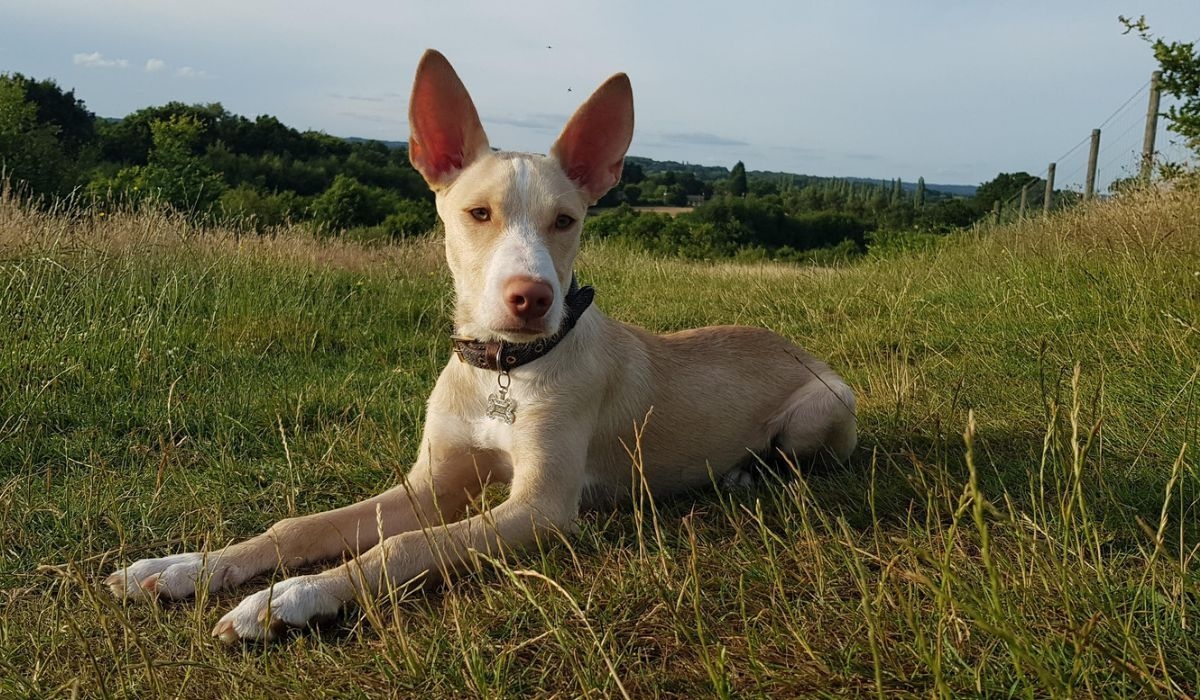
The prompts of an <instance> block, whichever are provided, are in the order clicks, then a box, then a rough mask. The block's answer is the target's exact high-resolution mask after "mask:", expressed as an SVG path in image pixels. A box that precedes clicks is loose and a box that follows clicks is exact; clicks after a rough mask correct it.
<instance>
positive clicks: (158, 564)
mask: <svg viewBox="0 0 1200 700" xmlns="http://www.w3.org/2000/svg"><path fill="white" fill-rule="evenodd" d="M238 582H239V581H238V570H237V568H236V567H234V566H232V565H231V563H230V562H222V561H221V557H220V555H219V554H204V553H201V552H187V553H184V554H172V555H171V556H168V557H162V558H160V559H142V560H140V561H137V562H134V563H133V564H130V565H129V566H127V567H125V568H124V569H121V570H119V571H116V572H115V573H113V574H110V575H109V577H108V578H106V579H105V580H104V584H105V585H106V586H108V588H109V590H111V591H112V594H113V595H115V596H116V597H118V598H128V599H131V600H145V599H147V598H159V597H161V598H170V599H175V600H177V599H180V598H190V597H191V596H194V595H195V594H196V587H197V585H198V584H200V585H206V587H207V588H208V591H209V592H210V593H213V592H216V591H218V590H220V589H221V588H224V587H225V586H227V585H236V584H237V583H238Z"/></svg>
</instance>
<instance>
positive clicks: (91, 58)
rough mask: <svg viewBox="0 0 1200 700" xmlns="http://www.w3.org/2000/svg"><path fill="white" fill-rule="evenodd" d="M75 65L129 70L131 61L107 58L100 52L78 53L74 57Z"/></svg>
mask: <svg viewBox="0 0 1200 700" xmlns="http://www.w3.org/2000/svg"><path fill="white" fill-rule="evenodd" d="M73 60H74V62H75V65H77V66H83V67H84V68H128V67H129V61H127V60H125V59H123V58H105V57H104V54H102V53H100V52H99V51H93V52H92V53H77V54H75V56H74V57H73Z"/></svg>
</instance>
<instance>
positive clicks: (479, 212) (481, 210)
mask: <svg viewBox="0 0 1200 700" xmlns="http://www.w3.org/2000/svg"><path fill="white" fill-rule="evenodd" d="M471 217H472V218H474V219H475V220H476V221H490V220H491V218H492V212H490V211H488V208H487V207H475V208H474V209H472V210H471Z"/></svg>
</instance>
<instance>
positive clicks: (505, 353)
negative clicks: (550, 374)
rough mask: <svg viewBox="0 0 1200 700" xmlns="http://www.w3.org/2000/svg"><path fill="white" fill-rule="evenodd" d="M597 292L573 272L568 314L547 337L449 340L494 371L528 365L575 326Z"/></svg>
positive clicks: (463, 356)
mask: <svg viewBox="0 0 1200 700" xmlns="http://www.w3.org/2000/svg"><path fill="white" fill-rule="evenodd" d="M595 296H596V290H595V289H592V288H591V287H580V286H579V283H578V282H576V281H575V276H574V275H572V276H571V288H570V289H568V290H567V297H566V299H565V300H564V301H565V303H566V315H565V316H564V317H563V321H562V325H561V326H559V327H558V332H556V333H555V334H554V335H552V336H550V337H548V338H538V339H537V340H534V341H530V342H528V343H505V342H503V341H500V340H493V341H488V342H484V341H481V340H475V339H474V338H462V337H459V336H451V337H450V343H451V344H452V345H453V347H454V353H455V354H456V355H458V359H459V360H462V361H463V362H466V363H467V364H469V365H471V366H472V367H478V368H479V369H486V370H491V371H493V372H498V371H504V372H507V371H509V370H511V369H516V368H517V367H520V366H521V365H527V364H529V363H530V362H533V361H534V360H536V359H538V358H539V357H542V356H543V355H546V354H548V353H549V352H550V351H551V350H553V349H554V347H555V346H556V345H558V344H559V342H561V341H562V339H563V338H565V337H567V333H570V332H571V329H572V328H574V327H575V324H576V323H577V322H578V321H579V317H580V316H582V315H583V312H584V311H586V310H587V307H589V306H591V305H592V299H594V298H595Z"/></svg>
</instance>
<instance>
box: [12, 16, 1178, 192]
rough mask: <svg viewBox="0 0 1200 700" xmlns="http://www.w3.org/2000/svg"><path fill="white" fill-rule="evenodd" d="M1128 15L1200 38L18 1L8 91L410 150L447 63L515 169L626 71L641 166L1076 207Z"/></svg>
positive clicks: (1006, 28)
mask: <svg viewBox="0 0 1200 700" xmlns="http://www.w3.org/2000/svg"><path fill="white" fill-rule="evenodd" d="M1121 14H1125V15H1131V16H1138V15H1143V14H1144V15H1146V17H1147V20H1148V22H1149V23H1150V25H1151V28H1152V30H1153V31H1155V32H1156V33H1158V34H1161V35H1163V36H1165V37H1166V38H1167V39H1169V40H1180V41H1192V40H1194V39H1197V38H1200V2H1196V1H1195V0H1170V1H1168V0H1136V1H1135V0H1125V1H1124V2H1112V1H1110V0H1029V1H1026V0H1006V1H1003V2H1001V1H998V0H993V1H991V2H987V1H985V0H922V1H921V2H917V1H916V0H909V1H907V2H901V1H897V0H890V1H884V0H876V1H870V2H868V1H867V0H827V1H826V2H807V1H797V0H793V1H791V2H786V1H765V0H764V1H758V0H724V1H721V2H712V1H709V0H692V1H691V2H687V3H683V2H653V1H652V0H608V1H606V2H583V1H575V0H548V1H543V0H530V1H524V0H507V1H504V2H498V1H496V0H492V1H484V0H462V1H454V0H444V1H442V2H433V1H431V0H420V1H418V0H391V1H386V0H363V1H355V0H343V1H342V2H338V3H330V2H312V1H311V0H287V1H285V0H206V2H203V3H201V2H195V1H193V0H107V1H106V2H102V3H101V2H96V1H95V0H0V72H20V73H24V74H26V75H28V76H32V77H35V78H53V79H54V80H55V81H57V82H58V84H59V85H60V86H62V87H63V88H66V89H71V88H73V89H75V91H76V96H78V97H80V98H81V99H83V100H84V101H85V102H86V103H87V106H88V108H89V109H91V110H92V111H93V112H95V113H96V114H98V115H101V116H106V117H119V116H124V115H125V114H128V113H129V112H131V111H133V110H136V109H139V108H141V107H145V106H149V105H154V104H162V103H165V102H168V101H171V100H180V101H184V102H189V103H198V102H203V103H207V102H220V103H222V104H223V105H224V106H225V107H226V108H227V109H229V110H230V111H232V112H234V113H237V114H243V115H246V116H249V117H253V116H256V115H259V114H271V115H275V116H277V117H278V118H279V119H280V120H282V121H283V122H284V123H286V124H288V125H290V126H294V127H296V128H300V129H315V130H320V131H324V132H327V133H329V134H334V135H338V136H360V137H366V138H377V139H385V140H397V141H402V140H406V139H407V135H408V124H407V121H406V118H405V115H406V113H407V102H408V90H409V89H410V87H411V84H412V76H413V71H414V69H415V67H416V64H417V60H418V59H419V58H420V56H421V53H422V52H423V51H424V50H425V49H426V48H437V49H439V50H440V51H442V52H443V53H444V54H445V55H446V56H447V57H448V58H449V59H450V62H451V63H452V64H453V65H454V66H455V68H456V69H457V71H458V73H459V75H460V76H461V77H462V79H463V82H464V83H465V84H466V86H467V88H468V90H470V92H471V94H472V96H473V98H474V100H475V104H476V107H477V109H478V111H479V113H480V115H481V117H482V119H483V122H484V126H485V128H486V130H487V132H488V136H489V140H490V142H491V144H492V145H493V146H496V147H501V148H505V149H508V150H525V151H534V152H541V153H544V152H546V151H547V150H549V147H550V145H551V143H552V142H553V141H554V138H555V137H556V136H557V135H558V132H559V131H560V130H561V128H562V125H563V124H564V122H565V121H566V119H567V118H568V116H569V115H570V114H571V113H572V112H573V111H574V109H575V108H576V107H577V106H578V105H579V103H580V102H582V101H583V100H584V99H585V98H586V96H587V95H588V94H589V93H590V92H591V90H593V89H594V88H595V87H596V86H598V85H599V84H600V83H601V82H602V81H603V80H604V78H606V77H607V76H609V75H611V74H612V73H616V72H619V71H623V72H625V73H627V74H629V76H630V79H631V80H632V82H633V87H634V100H635V105H636V115H637V129H636V132H635V136H634V140H633V144H632V146H631V148H630V154H631V155H638V156H646V157H651V158H656V159H660V160H676V161H682V162H690V163H701V164H705V165H725V166H732V165H733V163H735V162H736V161H738V160H741V161H743V162H745V164H746V167H747V168H748V169H750V170H780V171H787V172H794V173H801V174H811V175H823V176H856V177H875V178H883V179H891V178H897V177H899V178H902V179H904V180H906V181H909V182H911V181H914V180H916V179H917V178H918V177H924V178H925V179H926V181H928V182H930V183H947V184H978V183H980V182H983V181H986V180H989V179H991V178H993V177H995V176H996V174H997V173H1000V172H1015V171H1021V170H1024V171H1028V172H1031V173H1035V174H1037V173H1040V172H1042V171H1043V170H1044V169H1045V168H1046V164H1047V163H1049V162H1050V161H1052V160H1055V159H1056V158H1057V159H1059V166H1058V177H1059V180H1058V182H1059V183H1061V184H1070V183H1072V182H1075V181H1078V180H1082V170H1083V166H1084V164H1085V163H1086V155H1087V154H1086V151H1087V147H1086V143H1082V142H1083V141H1086V139H1087V138H1088V136H1089V134H1090V132H1091V130H1092V129H1093V128H1095V127H1099V126H1101V125H1102V124H1103V125H1104V132H1103V134H1102V140H1101V157H1100V159H1099V162H1100V164H1101V166H1100V170H1101V179H1102V181H1103V182H1107V181H1108V180H1110V179H1112V178H1114V177H1122V176H1126V175H1128V174H1130V173H1129V172H1128V171H1129V169H1130V168H1132V167H1134V165H1135V164H1136V157H1137V156H1136V153H1137V150H1138V149H1140V146H1141V139H1142V124H1143V119H1144V115H1145V112H1146V92H1145V90H1144V88H1145V85H1146V83H1147V81H1148V79H1149V76H1150V73H1151V72H1152V71H1153V70H1154V69H1155V67H1156V66H1155V63H1154V60H1153V57H1152V55H1151V51H1150V48H1149V46H1148V45H1147V44H1145V43H1144V42H1142V41H1141V40H1140V39H1138V38H1137V37H1136V36H1134V35H1123V34H1122V32H1123V28H1122V27H1121V25H1120V23H1119V22H1118V21H1117V16H1118V15H1121ZM1169 136H1170V135H1169V134H1167V133H1166V132H1165V131H1164V132H1160V136H1159V139H1160V144H1159V145H1160V147H1161V149H1162V150H1163V151H1165V152H1166V153H1167V154H1168V155H1174V156H1181V155H1182V154H1183V153H1185V152H1186V151H1185V150H1184V149H1183V148H1182V147H1181V146H1178V145H1176V146H1172V145H1171V144H1170V141H1169Z"/></svg>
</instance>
